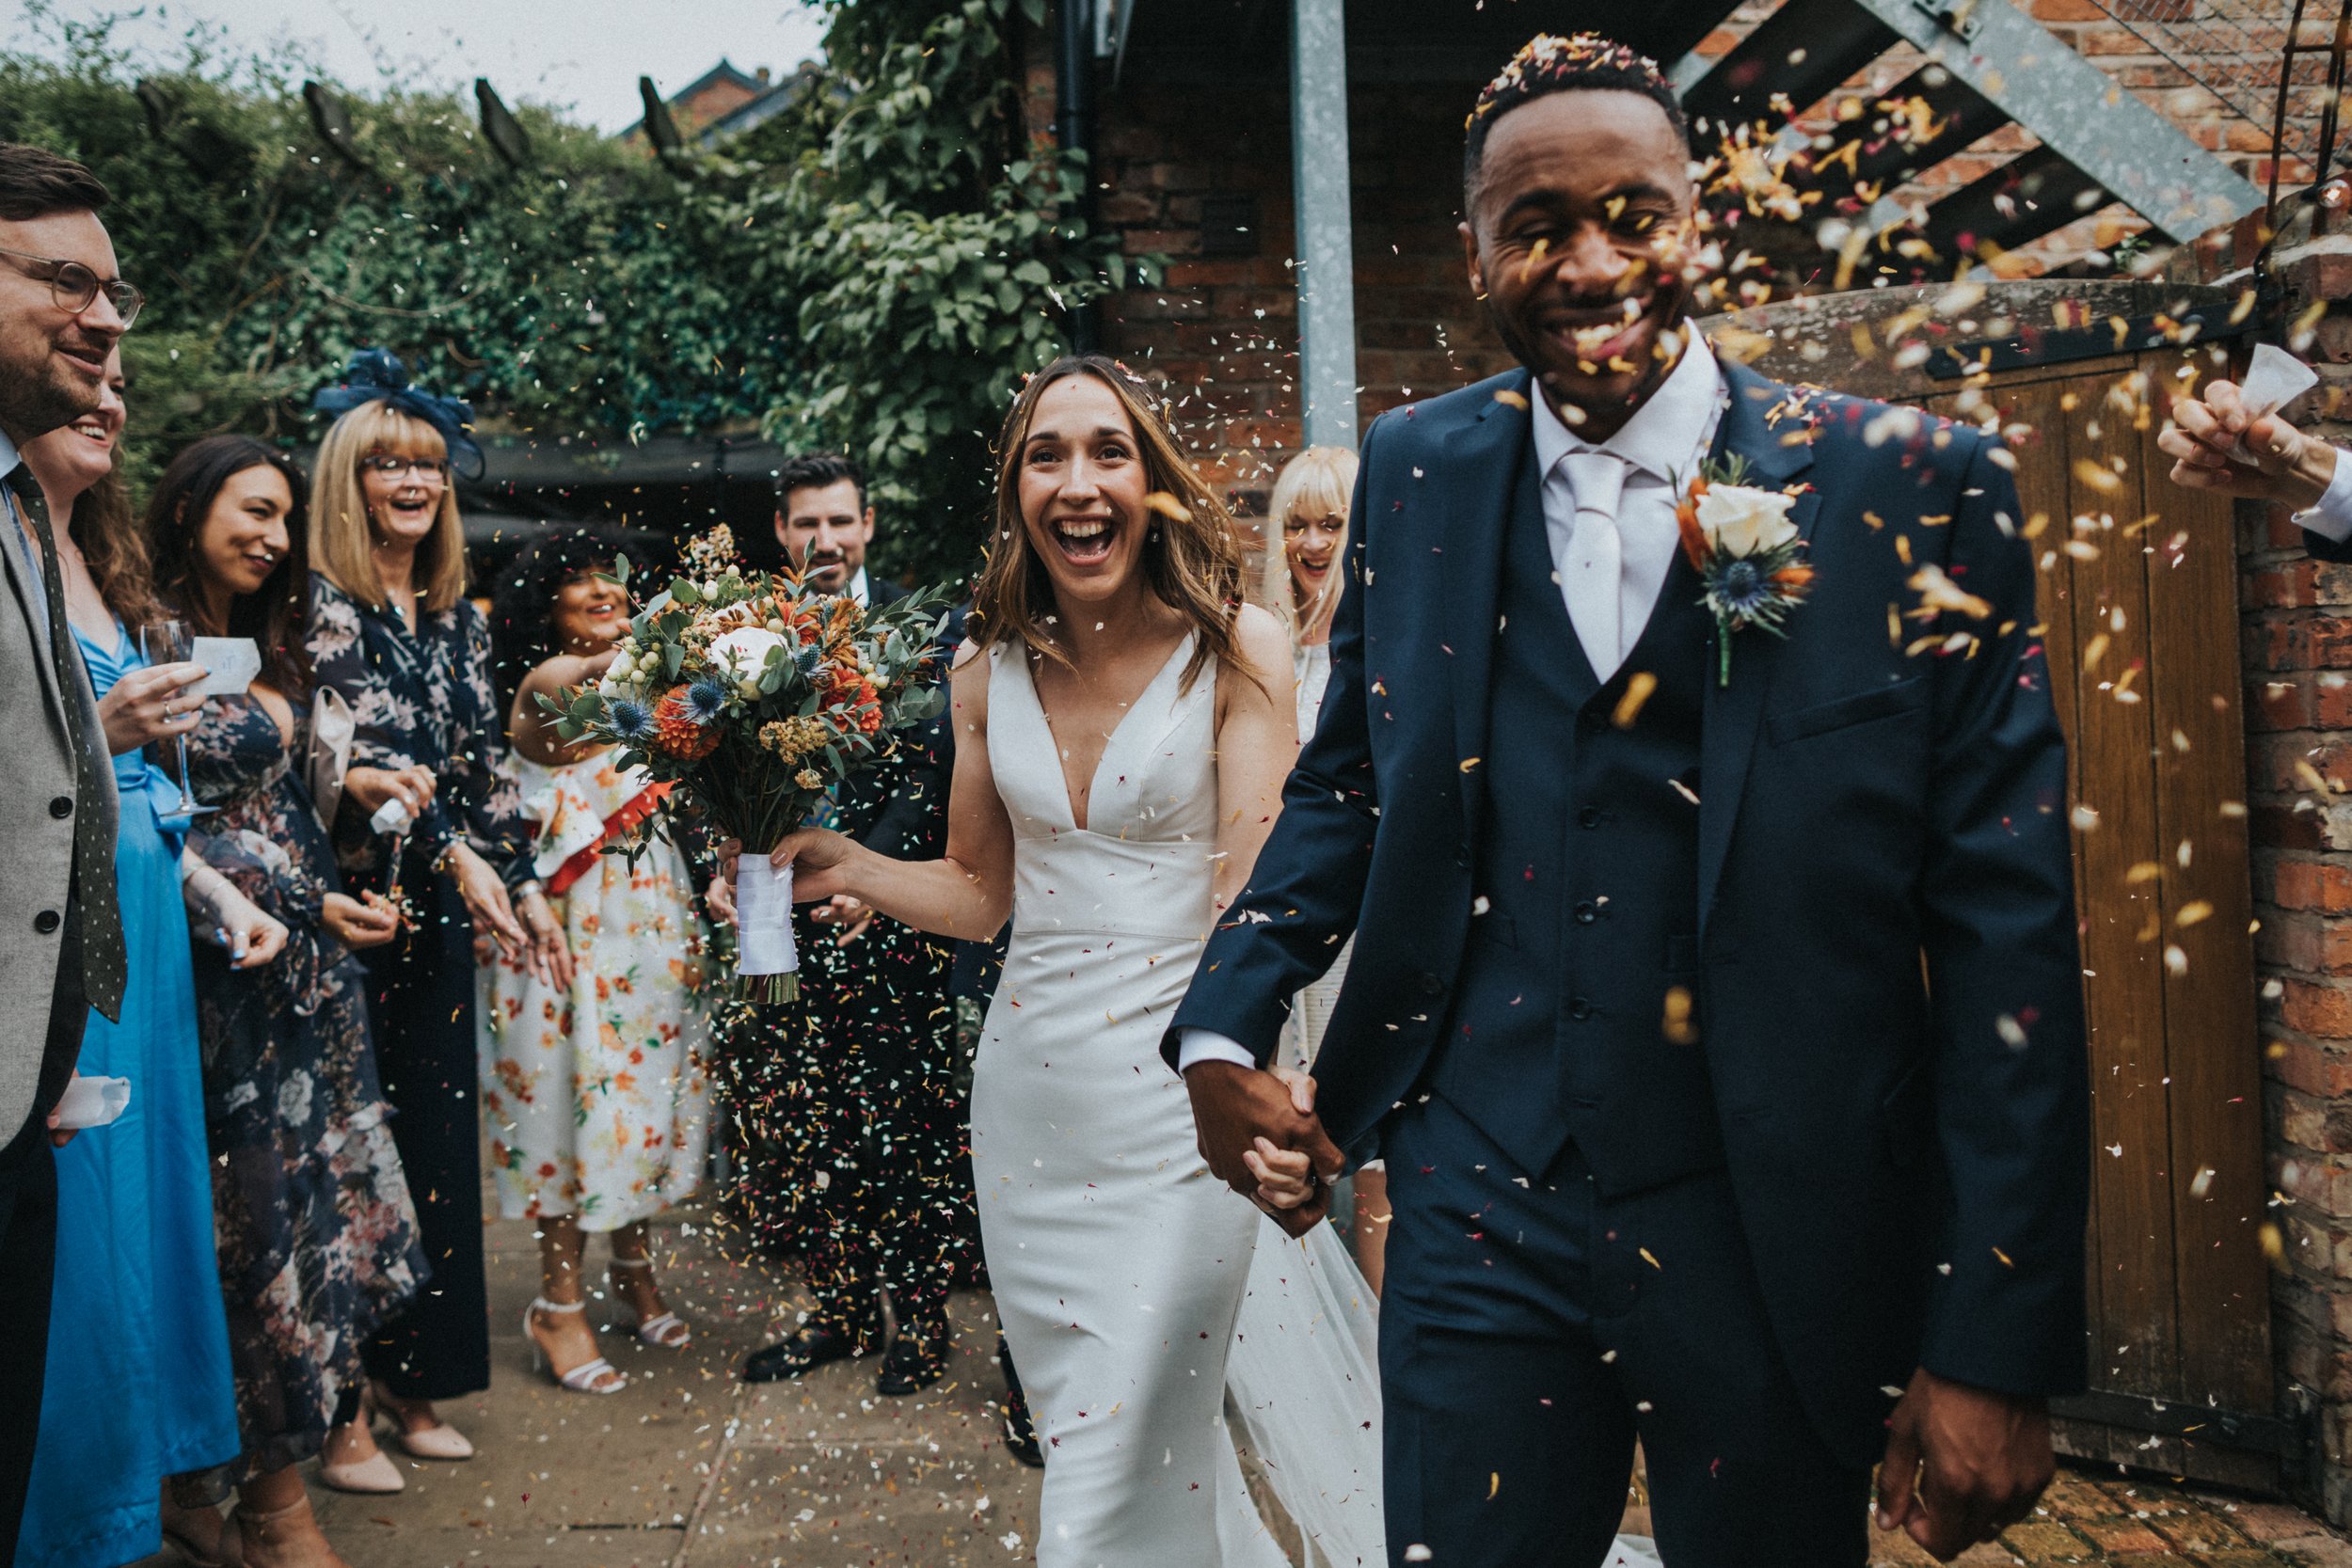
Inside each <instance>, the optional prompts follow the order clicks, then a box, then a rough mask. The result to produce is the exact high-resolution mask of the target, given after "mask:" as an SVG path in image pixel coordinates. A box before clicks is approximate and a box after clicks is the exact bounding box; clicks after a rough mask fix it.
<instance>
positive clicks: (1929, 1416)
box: [1878, 1367, 2058, 1562]
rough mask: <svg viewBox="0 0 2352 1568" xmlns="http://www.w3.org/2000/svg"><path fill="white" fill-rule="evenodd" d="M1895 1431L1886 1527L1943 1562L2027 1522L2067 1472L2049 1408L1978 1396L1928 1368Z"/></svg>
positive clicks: (1910, 1392) (1890, 1430)
mask: <svg viewBox="0 0 2352 1568" xmlns="http://www.w3.org/2000/svg"><path fill="white" fill-rule="evenodd" d="M1886 1426H1887V1435H1886V1458H1885V1460H1884V1461H1883V1463H1882V1464H1881V1465H1880V1466H1879V1511H1878V1522H1879V1528H1881V1529H1883V1530H1895V1529H1899V1530H1901V1531H1903V1532H1904V1533H1906V1534H1907V1535H1909V1536H1910V1537H1911V1538H1912V1539H1913V1540H1914V1541H1916V1542H1917V1543H1919V1544H1920V1545H1922V1546H1924V1547H1926V1548H1927V1549H1928V1551H1930V1552H1931V1553H1932V1554H1934V1556H1935V1557H1936V1558H1937V1560H1940V1561H1944V1562H1949V1561H1950V1560H1952V1559H1954V1558H1956V1557H1958V1556H1959V1555H1960V1554H1961V1553H1963V1552H1964V1551H1966V1550H1967V1549H1968V1548H1969V1547H1971V1546H1973V1545H1975V1544H1977V1543H1978V1542H1979V1541H1990V1540H1992V1539H1993V1538H1994V1536H1996V1535H1998V1534H2000V1533H2001V1531H2003V1530H2004V1529H2007V1528H2009V1527H2010V1526H2011V1525H2013V1524H2015V1523H2017V1522H2018V1521H2019V1520H2020V1519H2023V1518H2024V1517H2025V1516H2026V1514H2027V1513H2031V1512H2032V1510H2033V1505H2034V1499H2035V1498H2037V1497H2041V1496H2042V1488H2043V1487H2045V1486H2047V1485H2049V1484H2050V1478H2051V1477H2052V1476H2053V1475H2055V1474H2056V1473H2057V1468H2058V1466H2057V1462H2056V1461H2055V1460H2054V1459H2053V1458H2052V1457H2051V1454H2050V1412H2049V1406H2048V1404H2047V1402H2044V1401H2042V1400H2040V1399H2025V1398H2021V1397H2019V1396H2017V1395H2014V1394H1996V1393H1993V1392H1991V1391H1989V1390H1987V1389H1983V1388H1971V1387H1969V1386H1967V1385H1966V1384H1963V1383H1953V1382H1950V1381H1948V1380H1947V1379H1945V1378H1940V1377H1938V1376H1936V1375H1935V1374H1934V1373H1933V1372H1931V1371H1929V1370H1927V1369H1926V1368H1925V1367H1922V1368H1920V1369H1919V1370H1917V1371H1915V1372H1913V1373H1912V1374H1911V1386H1910V1387H1909V1388H1907V1389H1905V1390H1904V1391H1903V1397H1902V1399H1901V1400H1900V1401H1899V1402H1898V1403H1897V1404H1896V1406H1895V1414H1894V1415H1893V1416H1891V1417H1889V1418H1888V1419H1887V1423H1886Z"/></svg>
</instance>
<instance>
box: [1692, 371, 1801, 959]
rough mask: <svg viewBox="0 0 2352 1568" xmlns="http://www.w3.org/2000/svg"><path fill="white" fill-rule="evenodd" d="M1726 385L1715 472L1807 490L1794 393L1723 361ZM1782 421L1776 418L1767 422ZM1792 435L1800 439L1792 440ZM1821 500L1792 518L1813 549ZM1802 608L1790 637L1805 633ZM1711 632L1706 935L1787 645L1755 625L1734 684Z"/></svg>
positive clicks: (1740, 646) (1738, 648)
mask: <svg viewBox="0 0 2352 1568" xmlns="http://www.w3.org/2000/svg"><path fill="white" fill-rule="evenodd" d="M1723 372H1724V388H1725V389H1726V391H1727V392H1728V393H1729V396H1730V401H1729V403H1728V404H1726V405H1725V407H1724V417H1723V420H1722V421H1721V422H1720V423H1719V424H1718V425H1717V426H1716V429H1715V444H1714V450H1713V451H1712V452H1711V453H1710V454H1709V456H1710V467H1720V466H1721V465H1723V464H1724V463H1727V462H1729V461H1730V459H1731V458H1732V457H1734V456H1740V457H1744V458H1745V459H1746V460H1747V466H1748V475H1749V481H1750V483H1754V484H1756V486H1758V487H1759V488H1764V489H1772V490H1779V489H1785V488H1787V487H1788V486H1790V485H1795V484H1802V483H1804V473H1805V471H1806V470H1807V469H1809V468H1810V467H1812V466H1813V447H1812V444H1811V441H1810V439H1809V436H1808V433H1809V431H1810V430H1811V428H1812V426H1811V421H1810V420H1809V419H1808V418H1807V417H1806V416H1804V414H1802V413H1797V412H1792V411H1790V410H1789V408H1788V402H1789V398H1790V389H1789V388H1787V387H1784V386H1782V385H1780V384H1779V383H1778V382H1774V381H1768V380H1766V379H1765V378H1764V377H1763V376H1760V375H1757V374H1756V372H1753V371H1750V370H1747V369H1745V368H1744V367H1742V366H1740V365H1735V364H1732V363H1731V362H1730V361H1728V360H1725V361H1724V362H1723ZM1768 416H1776V417H1768ZM1792 436H1796V437H1800V438H1798V439H1791V437H1792ZM1819 512H1820V495H1819V493H1818V492H1816V491H1814V490H1811V489H1807V490H1805V491H1804V493H1803V494H1802V495H1801V496H1799V498H1798V499H1797V504H1796V505H1795V506H1793V507H1791V508H1789V511H1788V520H1789V521H1790V522H1792V523H1795V524H1796V525H1797V531H1798V533H1799V534H1800V535H1802V536H1803V537H1804V539H1805V540H1806V541H1807V542H1808V543H1809V542H1810V541H1811V539H1812V537H1813V522H1814V518H1815V516H1816V515H1818V514H1819ZM1803 626H1804V610H1802V609H1800V610H1798V611H1797V612H1796V617H1795V619H1794V620H1793V622H1792V624H1791V628H1790V635H1791V636H1794V635H1796V634H1797V633H1798V632H1799V631H1800V630H1802V628H1803ZM1721 635H1722V633H1720V632H1712V633H1710V647H1709V657H1708V683H1707V698H1706V709H1705V713H1706V718H1705V727H1704V730H1703V733H1702V735H1701V736H1700V741H1699V788H1700V791H1701V794H1700V798H1699V935H1700V936H1701V937H1702V938H1704V937H1705V936H1706V934H1707V923H1708V916H1709V914H1710V913H1712V911H1713V909H1714V904H1715V890H1716V887H1717V885H1718V884H1719V883H1720V882H1721V881H1722V879H1723V874H1724V857H1725V855H1727V854H1728V853H1729V852H1730V848H1731V833H1732V829H1733V827H1734V826H1735V825H1736V824H1737V823H1738V821H1739V816H1740V796H1741V794H1742V792H1743V791H1744V790H1745V788H1746V785H1747V778H1748V764H1749V762H1750V761H1751V759H1753V758H1754V756H1755V754H1756V732H1757V731H1758V730H1759V729H1760V728H1761V727H1762V725H1763V721H1764V699H1765V696H1766V694H1767V693H1768V692H1769V690H1770V689H1771V687H1772V671H1773V669H1774V668H1775V667H1777V665H1778V664H1779V662H1780V659H1781V658H1782V657H1783V655H1784V649H1783V643H1782V639H1780V638H1777V637H1774V636H1773V635H1772V633H1770V632H1768V631H1761V630H1758V629H1756V628H1755V627H1753V626H1751V627H1750V628H1748V629H1747V630H1745V631H1741V632H1735V633H1733V634H1732V639H1731V684H1730V685H1729V686H1724V685H1721V684H1720V683H1719V682H1718V681H1717V680H1716V679H1715V678H1714V669H1715V663H1716V660H1715V657H1713V652H1714V651H1713V647H1712V639H1713V638H1715V637H1720V636H1721Z"/></svg>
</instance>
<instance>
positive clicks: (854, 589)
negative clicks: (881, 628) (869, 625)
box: [850, 566, 873, 610]
mask: <svg viewBox="0 0 2352 1568" xmlns="http://www.w3.org/2000/svg"><path fill="white" fill-rule="evenodd" d="M850 598H851V599H853V600H855V601H856V602H857V607H858V609H860V610H871V609H872V608H873V600H872V599H870V598H869V597H867V595H866V568H865V567H863V566H860V567H859V568H858V569H857V574H856V575H855V576H854V577H852V578H850Z"/></svg>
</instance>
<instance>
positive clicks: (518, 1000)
mask: <svg viewBox="0 0 2352 1568" xmlns="http://www.w3.org/2000/svg"><path fill="white" fill-rule="evenodd" d="M512 767H513V769H514V771H515V774H516V778H517V779H518V781H519V782H520V784H521V786H522V789H523V791H524V810H525V812H526V813H527V814H528V815H529V816H531V817H532V819H533V820H534V821H535V822H536V823H537V824H538V830H539V831H538V839H537V844H536V853H535V857H534V862H533V864H534V869H535V870H536V872H537V874H538V876H539V879H541V880H542V881H543V882H545V883H546V884H547V888H548V893H549V895H552V896H553V897H554V902H555V909H556V915H557V918H558V919H560V920H561V921H562V922H563V923H564V937H565V940H566V942H568V944H569V946H570V949H571V954H572V960H573V963H574V965H575V966H576V970H575V974H574V976H573V980H572V986H571V990H569V991H568V992H560V991H557V990H555V989H554V988H553V987H551V986H549V985H548V984H547V983H546V982H544V981H541V980H538V979H536V978H534V977H533V976H532V974H531V972H530V970H529V969H528V968H527V967H526V966H525V965H523V964H522V963H521V962H519V961H518V960H516V959H512V958H500V957H499V956H498V953H497V950H496V948H495V947H492V946H490V945H489V944H487V943H483V944H480V945H481V947H482V948H483V950H484V951H483V955H482V956H483V960H484V961H483V963H482V966H481V968H480V969H479V970H478V972H477V973H478V974H480V976H481V986H482V1000H481V1009H480V1013H479V1015H478V1016H479V1018H480V1020H481V1041H482V1096H483V1108H484V1111H485V1114H486V1115H487V1117H488V1118H489V1126H490V1164H491V1171H492V1174H493V1175H494V1176H495V1177H496V1179H497V1182H498V1191H499V1206H500V1208H501V1211H502V1212H504V1214H505V1216H506V1217H507V1218H508V1219H525V1218H532V1219H535V1218H538V1217H540V1216H542V1215H556V1214H574V1215H577V1216H579V1220H580V1226H581V1227H582V1228H584V1229H588V1230H616V1229H619V1228H620V1227H623V1226H627V1225H634V1224H635V1223H637V1222H638V1221H639V1220H642V1219H644V1218H646V1217H648V1216H650V1215H653V1214H657V1213H660V1212H661V1211H662V1210H664V1209H667V1208H669V1207H670V1206H672V1205H673V1204H676V1203H678V1202H681V1201H683V1200H684V1199H685V1198H686V1197H687V1196H689V1195H691V1193H692V1192H693V1191H694V1188H695V1187H696V1185H697V1184H698V1183H699V1182H700V1180H701V1178H702V1166H703V1157H704V1153H705V1150H706V1148H707V1146H708V1140H709V1124H710V1079H709V1060H710V1015H709V1010H708V1006H707V1002H706V1000H705V997H704V988H705V985H706V983H707V978H708V976H707V973H706V968H705V964H706V959H705V948H704V941H703V931H702V924H701V922H700V921H699V920H698V919H697V918H696V916H695V913H694V889H693V882H692V879H691V875H690V873H689V871H688V869H687V860H686V856H685V855H684V854H682V853H681V852H680V851H679V850H678V849H677V847H675V845H673V844H672V843H671V842H670V841H669V840H668V839H667V838H666V837H665V838H664V839H662V840H661V841H660V843H659V844H658V845H657V846H656V847H654V848H653V849H652V850H650V851H648V852H647V853H646V854H644V855H643V856H641V857H640V858H639V859H638V861H637V863H636V864H635V865H634V866H632V865H630V863H628V859H627V858H626V857H624V856H622V855H619V854H599V853H598V852H597V851H598V848H599V847H600V846H602V845H603V844H604V843H605V842H606V841H607V840H608V839H609V838H610V837H612V836H613V835H614V834H615V833H617V832H619V831H620V829H621V828H622V827H623V826H625V825H627V824H628V823H629V822H631V821H633V820H635V819H636V818H638V817H641V816H643V815H644V811H645V810H646V809H647V808H648V806H649V804H650V801H649V800H648V793H649V791H648V786H649V784H651V781H650V780H648V779H647V778H646V777H645V776H644V774H643V773H641V772H638V771H636V770H635V769H629V770H626V771H624V770H623V769H621V768H617V767H616V766H615V765H614V763H613V753H612V752H604V753H602V754H601V755H598V756H594V757H589V758H586V759H583V760H581V761H579V762H574V763H569V764H566V765H564V766H563V767H559V768H548V767H544V766H542V765H540V764H538V763H534V762H532V761H529V760H528V759H526V758H523V757H519V756H518V757H515V758H514V759H512Z"/></svg>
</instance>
